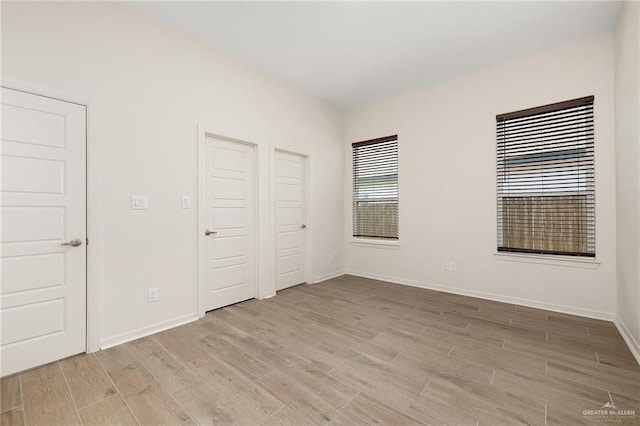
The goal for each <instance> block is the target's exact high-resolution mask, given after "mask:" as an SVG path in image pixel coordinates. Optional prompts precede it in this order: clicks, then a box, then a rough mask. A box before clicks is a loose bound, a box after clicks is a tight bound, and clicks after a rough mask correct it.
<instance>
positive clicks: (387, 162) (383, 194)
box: [352, 135, 398, 240]
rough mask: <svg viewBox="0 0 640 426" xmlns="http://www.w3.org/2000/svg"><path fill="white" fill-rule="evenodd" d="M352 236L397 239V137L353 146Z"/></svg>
mask: <svg viewBox="0 0 640 426" xmlns="http://www.w3.org/2000/svg"><path fill="white" fill-rule="evenodd" d="M352 149H353V236H354V237H358V238H376V239H389V240H397V239H398V136H397V135H394V136H387V137H384V138H378V139H373V140H369V141H364V142H357V143H354V144H352Z"/></svg>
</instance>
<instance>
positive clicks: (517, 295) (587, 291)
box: [344, 34, 616, 319]
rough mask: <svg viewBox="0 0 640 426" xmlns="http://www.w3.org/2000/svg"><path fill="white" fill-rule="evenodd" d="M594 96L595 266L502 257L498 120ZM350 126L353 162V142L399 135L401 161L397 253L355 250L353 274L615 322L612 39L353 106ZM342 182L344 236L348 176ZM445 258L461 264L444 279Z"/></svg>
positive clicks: (350, 257)
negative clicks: (498, 223)
mask: <svg viewBox="0 0 640 426" xmlns="http://www.w3.org/2000/svg"><path fill="white" fill-rule="evenodd" d="M587 95H595V120H596V122H595V132H596V136H595V152H596V173H597V176H596V204H597V206H596V209H597V211H596V245H597V247H596V250H597V262H598V263H597V264H593V263H589V262H554V261H549V262H538V261H537V260H536V259H523V258H518V257H516V256H509V255H503V256H496V255H495V253H496V195H495V194H496V169H495V163H496V158H495V156H496V135H495V116H496V114H500V113H506V112H510V111H516V110H520V109H524V108H530V107H535V106H539V105H545V104H549V103H553V102H559V101H564V100H568V99H574V98H578V97H582V96H587ZM345 123H346V124H345V142H346V144H345V145H347V146H345V158H346V161H347V162H350V161H351V160H350V158H351V155H350V146H348V145H349V143H351V142H356V141H360V140H366V139H372V138H376V137H381V136H387V135H392V134H398V146H399V163H400V171H399V173H400V176H399V180H400V188H399V191H400V246H399V247H398V248H393V247H391V248H387V247H385V248H381V247H378V246H363V245H357V244H353V243H351V242H349V241H348V242H347V249H346V254H347V270H348V271H349V272H351V273H354V274H359V275H365V276H371V277H378V278H381V279H388V280H391V281H397V282H402V283H406V284H412V285H417V286H425V287H432V288H438V289H442V290H445V291H451V292H460V293H465V294H471V295H477V296H481V297H488V298H493V299H499V300H505V301H510V302H515V303H523V304H528V305H532V306H539V307H545V308H550V309H557V310H561V311H566V312H572V313H577V314H581V315H588V316H594V317H602V318H609V319H612V318H613V316H614V313H615V310H616V269H615V261H616V257H615V250H616V223H615V221H616V214H615V151H614V101H613V50H612V36H611V35H610V34H604V35H601V36H596V37H592V38H589V39H585V40H582V41H580V42H578V43H575V44H571V45H568V46H563V47H560V48H556V49H554V50H550V51H547V52H544V53H541V54H536V55H535V56H530V57H526V58H523V59H521V60H518V61H515V62H511V63H507V64H504V65H500V66H497V67H494V68H491V69H488V70H485V71H483V72H479V73H475V74H472V75H468V76H465V77H462V78H458V79H455V80H451V81H447V82H444V83H441V84H437V85H432V86H429V87H426V88H424V89H420V90H416V91H413V92H410V93H406V94H404V95H402V96H399V97H396V98H393V99H389V100H385V101H384V102H380V103H377V104H373V105H369V106H365V107H362V108H357V109H355V110H352V111H350V112H349V113H348V115H347V117H346V121H345ZM348 169H349V168H348ZM345 180H346V182H345V186H344V188H345V204H346V206H345V209H346V214H345V217H346V224H345V227H346V230H347V233H349V232H350V230H351V206H350V203H351V193H350V186H351V175H350V170H347V171H346V173H345ZM514 259H519V260H521V261H513V260H514ZM443 261H455V262H456V263H457V271H456V272H447V271H444V270H443V268H442V262H443Z"/></svg>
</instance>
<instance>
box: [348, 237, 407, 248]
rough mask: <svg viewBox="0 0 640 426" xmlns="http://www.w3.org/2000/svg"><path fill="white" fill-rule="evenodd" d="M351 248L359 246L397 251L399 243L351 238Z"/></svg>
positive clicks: (396, 241)
mask: <svg viewBox="0 0 640 426" xmlns="http://www.w3.org/2000/svg"><path fill="white" fill-rule="evenodd" d="M351 245H352V246H361V247H379V248H384V249H399V248H400V242H399V241H398V240H392V241H389V240H375V239H371V240H369V239H365V238H352V239H351Z"/></svg>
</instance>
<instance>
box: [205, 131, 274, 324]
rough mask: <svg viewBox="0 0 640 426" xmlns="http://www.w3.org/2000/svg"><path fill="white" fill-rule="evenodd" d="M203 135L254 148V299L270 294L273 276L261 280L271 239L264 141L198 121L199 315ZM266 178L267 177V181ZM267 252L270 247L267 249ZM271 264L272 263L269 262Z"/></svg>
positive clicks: (267, 268) (266, 267) (267, 266)
mask: <svg viewBox="0 0 640 426" xmlns="http://www.w3.org/2000/svg"><path fill="white" fill-rule="evenodd" d="M207 137H214V138H217V139H222V140H227V141H231V142H237V143H241V144H245V145H249V146H253V147H254V148H255V153H256V155H255V160H256V161H255V164H254V179H255V180H256V186H255V188H256V192H255V194H256V195H255V203H256V205H255V212H256V214H255V217H254V221H255V223H254V226H255V228H254V229H255V230H256V231H255V233H256V238H255V241H254V244H255V253H256V256H255V263H256V265H255V268H254V273H255V283H256V284H255V293H254V294H255V296H254V297H255V298H257V299H262V298H264V297H269V296H270V295H271V294H270V293H273V294H275V276H273V279H265V277H267V276H269V277H270V276H271V275H265V271H268V270H270V269H272V268H273V266H272V265H270V264H269V263H268V262H266V259H271V256H270V255H269V253H264V252H263V250H261V249H263V248H264V247H270V246H267V245H266V243H267V241H268V240H269V241H270V239H271V238H269V236H268V235H267V234H266V233H267V232H270V229H268V228H271V227H270V226H266V225H267V224H268V222H267V220H268V217H267V215H265V213H264V212H265V211H266V209H265V206H268V204H266V203H268V199H269V198H268V196H267V192H266V190H268V189H269V188H268V186H267V182H266V181H265V179H264V177H265V176H264V174H265V172H266V171H268V170H269V168H268V165H266V167H265V164H264V163H265V161H264V158H263V156H264V154H265V153H266V150H265V144H263V143H260V142H252V141H247V140H242V139H239V138H234V137H229V136H225V135H221V134H220V133H218V132H216V131H213V130H212V129H211V127H208V126H205V125H202V124H199V125H198V201H197V208H198V220H197V229H196V233H197V244H198V315H199V316H200V317H201V318H202V317H204V315H205V312H206V307H205V303H206V279H205V278H206V250H205V244H206V240H205V235H204V229H205V226H206V225H205V224H206V185H205V183H206V150H205V149H206V139H207ZM267 181H268V180H267ZM270 251H271V250H270ZM272 263H273V262H272ZM271 286H273V290H270V287H271Z"/></svg>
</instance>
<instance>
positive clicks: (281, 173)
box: [275, 151, 307, 290]
mask: <svg viewBox="0 0 640 426" xmlns="http://www.w3.org/2000/svg"><path fill="white" fill-rule="evenodd" d="M275 157H276V161H275V163H276V164H275V173H276V273H277V277H276V289H277V290H282V289H285V288H287V287H291V286H294V285H296V284H301V283H304V281H305V271H304V264H305V246H306V244H305V237H306V231H305V230H306V227H307V226H306V224H305V217H306V212H305V194H304V188H305V182H304V176H305V170H304V166H305V157H303V156H300V155H296V154H291V153H287V152H281V151H276V156H275Z"/></svg>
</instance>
